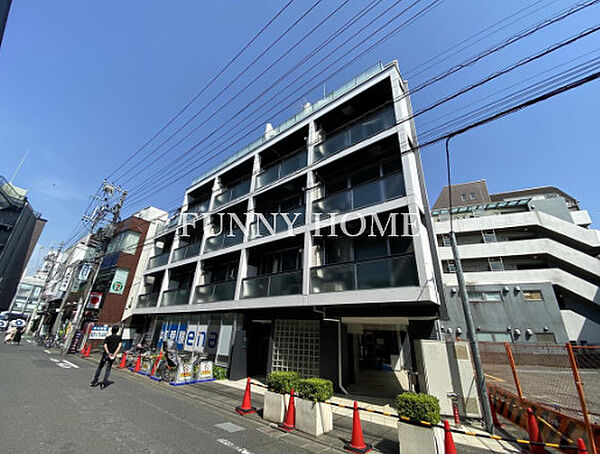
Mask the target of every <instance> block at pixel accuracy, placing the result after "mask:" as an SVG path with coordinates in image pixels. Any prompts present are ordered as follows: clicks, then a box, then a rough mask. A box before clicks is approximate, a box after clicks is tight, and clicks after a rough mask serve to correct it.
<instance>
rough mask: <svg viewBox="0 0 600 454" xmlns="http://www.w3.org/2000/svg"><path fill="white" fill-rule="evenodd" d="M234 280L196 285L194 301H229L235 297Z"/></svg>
mask: <svg viewBox="0 0 600 454" xmlns="http://www.w3.org/2000/svg"><path fill="white" fill-rule="evenodd" d="M235 283H236V280H229V281H222V282H215V283H212V284H205V285H199V286H198V287H196V294H195V296H194V303H210V302H214V301H229V300H232V299H233V298H234V297H235Z"/></svg>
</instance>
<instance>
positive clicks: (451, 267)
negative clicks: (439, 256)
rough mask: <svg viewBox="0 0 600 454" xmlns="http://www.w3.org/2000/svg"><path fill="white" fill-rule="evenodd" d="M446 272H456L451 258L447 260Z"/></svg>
mask: <svg viewBox="0 0 600 454" xmlns="http://www.w3.org/2000/svg"><path fill="white" fill-rule="evenodd" d="M448 272H449V273H456V265H455V264H454V261H453V260H449V261H448Z"/></svg>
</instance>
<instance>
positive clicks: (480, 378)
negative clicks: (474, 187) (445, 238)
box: [446, 136, 494, 433]
mask: <svg viewBox="0 0 600 454" xmlns="http://www.w3.org/2000/svg"><path fill="white" fill-rule="evenodd" d="M451 137H452V136H450V137H448V138H447V139H446V164H447V169H446V170H447V173H448V200H449V203H448V205H449V207H448V215H449V217H450V245H451V246H452V256H453V258H454V266H455V267H456V279H457V281H458V294H459V296H460V300H461V302H462V307H463V312H464V316H465V322H466V324H467V337H468V339H469V342H470V344H471V353H472V354H473V364H474V366H475V378H476V379H477V391H478V394H479V400H480V402H481V409H482V412H483V422H484V423H485V429H486V430H487V431H488V432H489V433H493V432H494V421H493V419H492V410H491V408H490V400H489V397H488V393H487V385H486V384H485V375H484V374H483V365H482V363H481V352H480V350H479V341H478V340H477V331H476V329H475V323H474V322H473V313H472V312H471V302H470V301H469V293H468V292H467V285H466V283H465V275H464V273H463V269H462V263H461V262H460V253H459V251H458V244H457V243H456V235H455V234H454V222H453V219H452V179H451V177H450V149H449V143H450V139H451Z"/></svg>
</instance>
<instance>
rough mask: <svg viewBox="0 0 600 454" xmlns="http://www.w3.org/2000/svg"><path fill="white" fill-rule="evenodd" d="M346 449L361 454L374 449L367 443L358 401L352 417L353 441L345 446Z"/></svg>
mask: <svg viewBox="0 0 600 454" xmlns="http://www.w3.org/2000/svg"><path fill="white" fill-rule="evenodd" d="M344 449H345V450H347V451H352V452H360V453H365V452H369V451H370V450H371V449H373V446H371V445H370V444H369V443H365V439H364V437H363V431H362V425H361V423H360V414H359V413H358V403H357V402H356V401H354V413H353V415H352V440H350V443H347V444H345V445H344Z"/></svg>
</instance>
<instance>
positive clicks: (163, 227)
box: [156, 213, 180, 235]
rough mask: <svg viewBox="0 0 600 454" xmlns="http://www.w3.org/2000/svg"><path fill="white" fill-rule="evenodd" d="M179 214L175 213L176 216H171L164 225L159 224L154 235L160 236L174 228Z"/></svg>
mask: <svg viewBox="0 0 600 454" xmlns="http://www.w3.org/2000/svg"><path fill="white" fill-rule="evenodd" d="M179 217H180V216H179V213H177V214H176V215H173V216H172V217H171V218H170V219H169V220H168V221H167V222H165V223H164V224H160V225H159V226H158V227H157V228H156V235H160V234H161V233H163V232H165V231H167V230H171V229H172V228H173V227H175V226H176V225H177V224H179Z"/></svg>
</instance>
